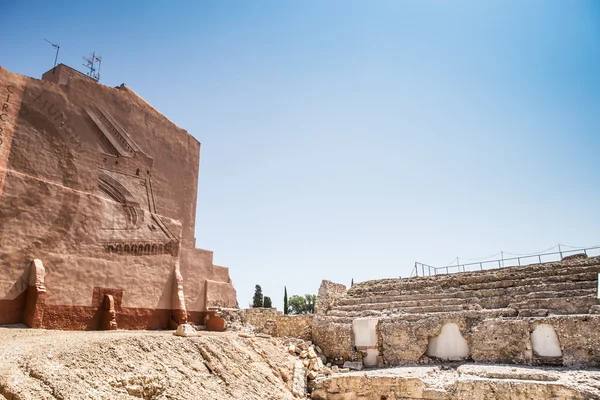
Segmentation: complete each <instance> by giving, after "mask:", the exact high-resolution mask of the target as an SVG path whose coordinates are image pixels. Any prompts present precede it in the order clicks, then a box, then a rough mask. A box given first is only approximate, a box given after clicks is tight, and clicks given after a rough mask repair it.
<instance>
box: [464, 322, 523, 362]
mask: <svg viewBox="0 0 600 400" xmlns="http://www.w3.org/2000/svg"><path fill="white" fill-rule="evenodd" d="M471 332H472V336H471V343H472V345H471V357H472V359H473V361H481V362H492V363H507V364H526V363H530V362H531V345H530V343H529V321H528V320H523V319H516V320H498V319H489V320H484V321H483V322H482V323H480V324H477V325H475V326H473V328H472V329H471Z"/></svg>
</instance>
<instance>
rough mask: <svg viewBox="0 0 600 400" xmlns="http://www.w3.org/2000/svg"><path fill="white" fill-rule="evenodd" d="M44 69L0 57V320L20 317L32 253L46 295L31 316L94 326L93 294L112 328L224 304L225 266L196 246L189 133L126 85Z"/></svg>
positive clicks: (196, 315) (53, 324)
mask: <svg viewBox="0 0 600 400" xmlns="http://www.w3.org/2000/svg"><path fill="white" fill-rule="evenodd" d="M71 72H72V73H71ZM44 76H45V78H46V79H47V80H48V79H49V80H50V81H40V80H37V79H32V78H27V77H24V76H21V75H17V74H13V73H11V72H9V71H7V70H6V69H3V68H0V98H2V101H1V102H0V105H1V106H2V107H3V109H5V111H6V113H3V115H5V116H3V118H2V120H1V121H0V129H1V130H2V140H1V144H0V209H2V213H0V260H1V262H0V263H1V268H0V324H7V323H20V322H22V321H23V320H24V318H25V316H24V313H25V303H26V301H27V300H26V298H27V297H29V296H33V294H32V293H33V291H31V292H30V294H27V293H26V292H29V290H28V287H29V286H30V285H29V284H28V283H29V276H30V273H29V270H28V268H29V267H28V266H29V264H30V263H31V261H32V260H33V259H39V260H41V261H42V262H43V263H44V265H45V266H46V267H47V271H46V274H45V277H44V286H45V288H46V290H47V297H46V300H45V302H44V303H43V307H42V308H43V318H40V316H41V315H42V314H41V312H40V313H37V317H35V318H33V320H35V321H36V322H32V321H33V320H31V318H29V317H28V319H29V322H30V323H31V324H32V326H38V327H44V328H58V329H75V330H86V329H87V330H89V329H99V328H100V325H101V321H100V319H101V311H102V301H103V298H104V295H111V296H113V298H114V303H115V307H114V310H115V313H116V314H117V320H118V321H119V328H123V329H144V328H151V329H158V328H168V327H169V326H170V324H171V320H175V323H178V322H184V321H185V320H186V311H187V314H188V319H189V320H190V321H192V322H194V323H199V322H201V321H202V320H203V317H204V313H205V312H206V311H207V308H208V307H210V306H212V305H220V306H223V305H229V306H231V307H233V306H235V290H234V289H233V285H232V283H231V280H230V278H229V273H228V270H227V268H225V267H220V266H216V265H214V264H213V260H212V252H210V251H206V250H200V249H196V248H195V239H194V222H195V208H196V194H197V182H198V164H199V152H200V143H198V142H197V141H196V140H195V139H194V138H193V137H192V136H190V135H189V134H188V133H187V132H185V131H184V130H183V129H181V128H179V127H177V126H176V125H175V124H173V123H172V122H171V121H169V120H168V119H167V118H165V117H164V116H163V115H161V114H160V113H159V112H158V111H156V110H155V109H153V108H152V107H151V106H150V105H149V104H148V103H147V102H145V101H144V100H143V99H142V98H141V97H139V96H138V95H137V94H135V92H133V91H132V90H131V89H129V88H128V87H127V86H125V85H121V86H120V87H118V88H112V87H108V86H104V85H101V84H98V83H96V82H94V81H92V80H91V79H89V78H86V77H85V76H84V75H83V74H80V73H78V72H76V71H72V70H71V69H70V68H69V67H66V66H64V65H59V66H57V68H56V70H54V71H49V72H48V73H47V74H45V75H44ZM177 269H179V271H180V274H179V275H178V274H177V273H176V272H175V273H174V271H176V270H177ZM179 278H181V279H182V281H181V280H180V279H179ZM36 287H37V286H36ZM40 293H41V292H40ZM183 293H185V302H184V296H183ZM37 303H39V296H38V301H37ZM40 304H41V303H40ZM186 306H187V307H186ZM38 311H39V310H38Z"/></svg>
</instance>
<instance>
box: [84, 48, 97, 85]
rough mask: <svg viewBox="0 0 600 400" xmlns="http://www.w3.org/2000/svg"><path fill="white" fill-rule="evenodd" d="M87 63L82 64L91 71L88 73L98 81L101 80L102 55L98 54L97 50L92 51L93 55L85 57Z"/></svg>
mask: <svg viewBox="0 0 600 400" xmlns="http://www.w3.org/2000/svg"><path fill="white" fill-rule="evenodd" d="M83 59H84V60H85V62H86V63H85V64H81V65H83V66H84V67H86V68H87V69H89V70H90V71H89V72H88V73H87V74H86V75H87V76H89V77H90V78H92V79H93V80H95V81H96V82H98V81H99V80H100V65H101V64H102V57H101V56H97V55H96V52H93V53H92V56H91V57H89V58H88V57H83Z"/></svg>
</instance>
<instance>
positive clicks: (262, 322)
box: [240, 308, 313, 340]
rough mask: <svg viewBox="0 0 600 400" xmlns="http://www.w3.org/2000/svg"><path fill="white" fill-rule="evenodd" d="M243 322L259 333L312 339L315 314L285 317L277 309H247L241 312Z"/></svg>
mask: <svg viewBox="0 0 600 400" xmlns="http://www.w3.org/2000/svg"><path fill="white" fill-rule="evenodd" d="M240 315H241V320H242V322H243V323H244V324H245V325H249V326H251V327H253V328H254V330H255V331H257V332H265V333H269V334H273V335H274V336H279V337H295V338H300V339H305V340H310V339H312V321H313V314H305V315H284V314H283V312H281V311H277V309H275V308H247V309H244V310H240Z"/></svg>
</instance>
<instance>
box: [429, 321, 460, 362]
mask: <svg viewBox="0 0 600 400" xmlns="http://www.w3.org/2000/svg"><path fill="white" fill-rule="evenodd" d="M426 354H427V356H428V357H433V358H438V359H440V360H448V361H458V360H463V359H465V358H467V357H468V356H469V345H468V344H467V341H466V340H465V338H463V336H462V335H461V333H460V329H458V325H456V324H455V323H448V324H445V325H444V326H442V331H441V332H440V334H439V335H438V336H436V337H433V338H431V339H430V340H429V343H428V345H427V352H426Z"/></svg>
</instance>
